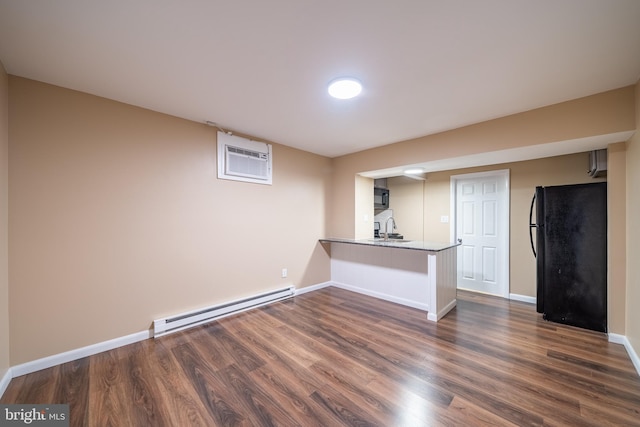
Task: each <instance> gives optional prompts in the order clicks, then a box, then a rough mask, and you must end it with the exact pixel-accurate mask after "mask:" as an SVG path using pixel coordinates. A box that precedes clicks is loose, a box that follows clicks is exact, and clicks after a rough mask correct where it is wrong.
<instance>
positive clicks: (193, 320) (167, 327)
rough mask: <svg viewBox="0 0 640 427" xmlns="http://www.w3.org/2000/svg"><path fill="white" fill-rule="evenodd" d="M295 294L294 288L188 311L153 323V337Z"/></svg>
mask: <svg viewBox="0 0 640 427" xmlns="http://www.w3.org/2000/svg"><path fill="white" fill-rule="evenodd" d="M294 294H295V288H294V287H293V286H290V287H288V288H283V289H277V290H274V291H270V292H265V293H263V294H259V295H254V296H252V297H249V298H243V299H239V300H235V301H231V302H227V303H223V304H219V305H215V306H211V307H207V308H203V309H199V310H193V311H189V312H186V313H183V314H179V315H176V316H171V317H165V318H163V319H157V320H154V321H153V337H154V338H157V337H161V336H163V335H167V334H170V333H172V332H178V331H182V330H184V329H187V328H191V327H194V326H198V325H201V324H203V323H207V322H211V321H213V320H216V319H219V318H221V317H224V316H228V315H230V314H233V313H239V312H241V311H245V310H248V309H250V308H256V307H260V306H262V305H265V304H270V303H272V302H276V301H282V300H284V299H287V298H291V297H292V296H293V295H294Z"/></svg>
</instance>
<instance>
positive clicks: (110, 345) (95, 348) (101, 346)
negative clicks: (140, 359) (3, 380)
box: [11, 331, 151, 378]
mask: <svg viewBox="0 0 640 427" xmlns="http://www.w3.org/2000/svg"><path fill="white" fill-rule="evenodd" d="M150 336H151V334H150V332H149V331H141V332H136V333H134V334H131V335H126V336H124V337H119V338H114V339H112V340H108V341H103V342H99V343H96V344H92V345H88V346H86V347H81V348H77V349H75V350H69V351H65V352H64V353H58V354H54V355H52V356H47V357H43V358H42V359H36V360H33V361H31V362H26V363H22V364H20V365H16V366H14V367H12V368H11V372H12V376H13V378H15V377H19V376H20V375H25V374H30V373H32V372H36V371H40V370H42V369H47V368H51V367H52V366H56V365H60V364H62V363H67V362H71V361H73V360H78V359H81V358H83V357H87V356H92V355H94V354H97V353H102V352H103V351H107V350H113V349H114V348H118V347H122V346H125V345H128V344H133V343H135V342H138V341H144V340H146V339H148V338H150Z"/></svg>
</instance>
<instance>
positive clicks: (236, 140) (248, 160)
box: [218, 132, 272, 184]
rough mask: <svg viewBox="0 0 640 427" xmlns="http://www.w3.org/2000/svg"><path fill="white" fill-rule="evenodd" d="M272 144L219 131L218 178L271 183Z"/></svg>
mask: <svg viewBox="0 0 640 427" xmlns="http://www.w3.org/2000/svg"><path fill="white" fill-rule="evenodd" d="M271 165H272V159H271V145H270V144H266V143H264V142H257V141H251V140H249V139H246V138H241V137H238V136H235V135H229V134H226V133H224V132H218V178H220V179H229V180H234V181H245V182H255V183H258V184H271V175H272V174H271Z"/></svg>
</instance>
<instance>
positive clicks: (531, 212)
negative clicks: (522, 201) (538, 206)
mask: <svg viewBox="0 0 640 427" xmlns="http://www.w3.org/2000/svg"><path fill="white" fill-rule="evenodd" d="M535 202H536V193H533V198H532V199H531V208H529V240H530V241H531V250H532V251H533V256H534V257H536V258H537V257H538V254H536V247H535V245H534V244H533V229H534V228H537V227H538V224H534V223H533V205H534V204H535Z"/></svg>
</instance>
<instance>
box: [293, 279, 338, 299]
mask: <svg viewBox="0 0 640 427" xmlns="http://www.w3.org/2000/svg"><path fill="white" fill-rule="evenodd" d="M329 286H331V282H324V283H318V284H317V285H311V286H307V287H304V288H300V289H296V290H295V294H294V296H298V295H302V294H306V293H307V292H313V291H318V290H320V289H322V288H326V287H329Z"/></svg>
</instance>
